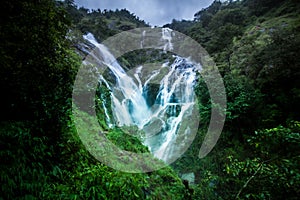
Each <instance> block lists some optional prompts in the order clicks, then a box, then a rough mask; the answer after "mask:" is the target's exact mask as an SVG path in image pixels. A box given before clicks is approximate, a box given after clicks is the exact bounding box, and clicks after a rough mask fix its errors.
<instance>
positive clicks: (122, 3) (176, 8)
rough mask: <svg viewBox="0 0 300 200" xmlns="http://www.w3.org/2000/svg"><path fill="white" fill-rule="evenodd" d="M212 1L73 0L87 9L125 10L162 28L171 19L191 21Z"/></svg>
mask: <svg viewBox="0 0 300 200" xmlns="http://www.w3.org/2000/svg"><path fill="white" fill-rule="evenodd" d="M212 2H213V0H75V3H76V4H77V5H78V6H79V7H81V6H83V7H85V8H88V9H94V10H96V9H98V8H100V9H101V10H104V9H107V10H115V9H117V8H118V9H122V8H126V9H127V10H129V11H130V12H131V13H134V14H135V15H136V16H138V17H139V18H140V19H143V20H145V22H147V23H149V24H150V25H151V26H155V25H156V26H162V25H164V24H167V23H170V22H171V21H172V19H177V20H181V19H193V18H194V14H195V13H196V12H197V11H199V10H201V9H202V8H205V7H208V6H209V5H210V4H211V3H212Z"/></svg>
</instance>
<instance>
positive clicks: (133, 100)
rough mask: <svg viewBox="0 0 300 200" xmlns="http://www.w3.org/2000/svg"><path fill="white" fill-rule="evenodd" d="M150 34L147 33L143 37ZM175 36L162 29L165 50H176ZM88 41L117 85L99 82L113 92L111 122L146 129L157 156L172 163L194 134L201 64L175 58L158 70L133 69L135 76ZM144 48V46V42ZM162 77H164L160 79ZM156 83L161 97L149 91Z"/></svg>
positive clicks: (92, 40)
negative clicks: (171, 160) (193, 119)
mask: <svg viewBox="0 0 300 200" xmlns="http://www.w3.org/2000/svg"><path fill="white" fill-rule="evenodd" d="M146 34H147V33H146V32H145V31H144V32H143V33H142V38H144V37H145V35H146ZM172 37H173V33H172V30H171V29H168V28H163V29H162V32H161V40H162V41H164V46H163V47H162V49H163V50H164V51H167V50H172V49H173V44H172ZM84 39H85V40H87V41H89V42H90V43H92V44H93V45H95V47H96V50H97V54H95V56H94V57H95V58H94V59H95V60H97V62H99V63H101V64H104V65H105V66H107V68H108V69H109V71H110V72H111V73H112V74H113V76H114V80H115V81H113V82H111V81H108V80H106V78H105V77H104V76H102V75H101V76H100V77H99V82H101V83H103V84H105V86H106V87H107V88H108V89H109V91H110V98H111V109H110V110H112V115H113V118H114V119H113V120H111V119H110V117H109V115H108V109H107V108H104V111H105V116H106V118H107V122H109V123H111V122H115V124H114V126H120V127H121V126H124V125H126V126H129V125H135V126H137V127H138V128H139V129H142V130H143V131H144V132H145V134H146V137H145V139H144V141H142V142H143V143H144V144H145V145H146V146H148V147H149V149H150V151H151V152H152V153H153V154H154V156H156V157H157V158H159V159H161V160H164V161H165V162H168V161H169V160H170V159H171V158H172V154H176V152H178V151H179V150H178V148H180V146H181V145H180V144H179V142H180V141H181V142H184V138H188V137H189V133H190V132H191V127H190V126H189V123H188V122H186V121H188V120H189V119H192V118H191V116H192V113H193V106H194V105H195V95H194V90H193V88H194V84H195V82H196V80H197V71H199V65H198V64H195V63H193V62H192V61H190V60H189V59H187V58H182V57H180V56H174V57H173V60H174V61H173V62H172V63H169V62H166V63H164V64H161V65H160V66H156V67H155V69H154V70H147V66H143V65H142V66H138V67H137V68H135V69H133V70H132V73H126V72H125V70H124V69H123V67H122V66H121V65H120V64H119V63H118V62H117V61H116V59H115V58H114V56H113V55H112V54H111V53H110V51H109V49H107V47H105V46H104V45H102V44H99V43H98V42H97V41H96V39H95V38H94V37H93V35H92V34H90V33H89V34H87V35H85V36H84ZM140 46H141V47H143V40H142V41H141V43H140ZM166 69H167V70H166ZM149 71H150V72H149ZM161 74H163V75H164V76H162V77H163V78H160V80H158V77H160V76H159V75H161ZM153 80H155V81H154V82H155V84H157V86H156V87H157V91H158V92H157V94H149V92H147V91H148V89H149V85H150V83H152V82H153ZM150 95H152V97H154V98H155V100H154V102H153V105H152V104H150V103H149V102H147V99H148V98H150ZM103 106H104V107H105V104H103ZM109 126H110V125H109ZM179 140H180V141H179Z"/></svg>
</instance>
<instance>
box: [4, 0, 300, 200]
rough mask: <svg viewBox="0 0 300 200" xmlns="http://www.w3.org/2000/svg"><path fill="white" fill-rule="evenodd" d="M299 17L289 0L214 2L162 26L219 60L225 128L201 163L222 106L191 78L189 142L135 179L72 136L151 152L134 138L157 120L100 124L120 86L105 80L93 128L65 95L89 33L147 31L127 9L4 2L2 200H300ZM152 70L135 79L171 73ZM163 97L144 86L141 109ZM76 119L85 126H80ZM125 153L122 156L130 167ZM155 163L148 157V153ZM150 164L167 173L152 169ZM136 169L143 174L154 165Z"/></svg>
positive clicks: (138, 58) (128, 63) (144, 59)
mask: <svg viewBox="0 0 300 200" xmlns="http://www.w3.org/2000/svg"><path fill="white" fill-rule="evenodd" d="M5 13H8V14H5ZM299 13H300V4H299V2H298V1H297V0H237V1H231V0H230V1H225V2H224V1H218V0H215V1H214V2H213V3H212V4H211V5H210V6H209V7H207V8H204V9H202V10H200V11H198V12H197V13H195V15H194V16H195V19H194V20H192V21H188V20H182V21H177V20H173V21H172V22H170V23H169V24H166V25H165V26H164V28H171V29H173V30H176V31H178V32H181V33H183V34H185V35H187V36H189V37H191V38H192V39H194V40H195V41H197V42H198V43H199V44H201V45H202V46H203V47H204V48H205V49H206V50H207V51H208V53H209V54H210V56H212V58H213V59H214V61H215V62H216V65H217V67H218V69H219V71H220V73H221V76H222V78H223V82H224V85H225V89H226V98H227V109H226V111H224V112H226V121H225V126H224V129H223V131H222V135H221V137H220V139H219V140H218V143H217V145H216V146H215V147H214V149H213V150H212V152H210V153H209V154H208V156H206V157H204V158H201V159H200V158H199V148H200V147H201V145H202V142H203V141H204V137H205V134H206V132H207V128H208V125H209V123H210V118H211V110H212V108H216V107H218V105H217V104H215V102H213V101H212V99H211V97H210V93H209V90H208V88H207V85H206V83H205V81H204V80H203V79H202V77H201V75H199V74H198V76H199V77H197V78H195V81H193V82H194V83H195V85H193V87H194V90H195V95H196V98H197V105H196V106H197V107H198V109H199V111H200V112H199V115H200V119H201V120H200V124H199V127H198V129H196V130H197V131H196V135H195V139H194V141H193V143H192V144H191V145H190V147H189V148H188V150H187V151H186V152H185V153H184V154H183V155H182V156H181V157H180V158H179V159H178V160H176V161H175V162H174V163H172V164H171V165H170V166H167V167H164V168H162V169H160V170H157V171H153V172H147V173H132V174H131V173H126V172H121V171H119V170H116V169H113V168H111V167H108V166H106V165H105V164H104V163H101V162H99V161H98V160H97V159H95V158H94V157H93V156H92V155H91V154H90V152H89V151H90V149H86V147H85V146H84V143H83V141H82V140H81V139H82V138H80V137H81V135H80V133H79V132H80V131H81V130H98V129H97V128H98V127H94V124H97V123H98V124H99V125H100V130H101V131H102V132H103V133H104V136H103V135H102V136H101V134H99V135H100V137H105V139H107V140H109V141H110V142H112V143H113V144H115V145H116V146H117V147H119V148H120V149H122V150H125V151H128V152H130V153H131V152H133V153H147V154H149V152H150V149H149V148H147V147H146V146H145V144H144V143H143V140H142V139H143V137H144V134H145V132H144V131H145V130H150V131H152V132H158V131H160V130H157V127H156V126H155V127H156V129H155V130H153V129H154V128H153V126H151V125H153V124H154V125H156V123H158V124H160V123H162V122H161V121H159V120H153V121H152V122H151V123H152V124H151V123H150V125H148V129H143V130H139V129H138V127H137V126H121V127H119V126H118V125H117V123H118V122H116V121H117V120H115V121H113V120H112V122H111V123H112V126H110V125H111V124H109V123H108V122H107V116H108V117H109V118H110V119H114V116H116V113H113V108H112V107H111V105H112V104H111V103H112V99H111V95H112V94H114V93H113V92H112V91H113V90H116V91H117V92H116V93H115V94H117V95H119V96H122V95H123V94H121V92H120V91H121V89H118V88H117V89H116V87H117V85H114V82H116V80H117V78H116V77H117V76H113V75H112V72H111V71H109V70H107V71H106V72H105V74H104V78H103V77H102V78H103V79H105V78H106V79H107V80H108V81H107V82H108V83H107V84H106V85H105V84H102V85H101V84H99V85H98V86H97V91H96V97H97V98H96V106H95V108H96V115H97V120H96V122H93V124H91V123H90V121H93V120H94V121H95V119H93V118H92V117H91V114H90V113H89V112H84V111H79V109H78V108H79V106H78V105H75V106H74V104H73V107H72V93H73V88H74V80H75V77H76V74H77V72H78V69H79V68H80V66H81V65H82V60H84V59H85V58H86V57H87V56H88V55H89V53H90V52H91V50H92V49H94V48H95V45H93V44H91V43H89V42H88V41H86V40H84V39H83V37H82V36H83V35H86V34H87V33H92V34H93V35H94V36H95V39H96V40H97V41H98V42H99V43H101V42H102V41H105V40H106V39H107V38H109V37H111V36H113V35H115V34H117V33H121V32H122V31H127V30H131V29H134V28H141V27H149V25H148V24H147V22H145V21H143V20H142V19H140V18H139V17H138V16H135V15H134V14H132V13H130V12H129V11H127V10H126V9H121V10H115V11H111V10H100V9H98V10H88V9H85V8H82V7H81V8H78V7H77V6H76V5H75V3H74V1H73V0H66V1H52V0H40V1H30V0H22V1H21V0H16V1H4V2H3V6H2V7H1V20H2V21H1V26H0V27H1V31H0V35H1V41H2V42H1V43H0V52H1V55H0V56H1V61H2V66H1V71H0V76H1V77H2V79H1V80H0V88H1V91H2V92H3V96H2V98H1V114H0V119H1V122H0V132H1V135H0V137H1V140H0V144H1V145H0V146H1V148H0V149H1V150H0V157H1V164H0V178H1V183H2V184H1V190H0V199H298V197H299V196H300V189H299V185H300V168H299V166H300V155H299V152H300V107H299V102H300V60H299V58H300V56H299V52H300V15H299ZM164 30H167V31H171V30H170V29H164ZM84 48H86V49H84ZM172 56H173V55H172V53H170V52H169V53H168V52H165V51H159V50H154V49H146V50H142V51H132V52H129V53H127V54H125V55H123V56H121V57H120V58H117V61H118V63H120V66H122V67H123V69H124V70H125V71H130V70H131V69H135V68H136V67H137V66H140V65H142V64H143V63H151V62H157V63H172V62H175V63H176V59H175V58H174V57H172ZM178 60H180V61H181V62H182V63H183V67H182V66H180V65H179V64H178V65H171V66H175V67H174V68H177V69H180V70H181V71H184V70H188V69H189V67H191V66H190V65H191V64H190V63H189V62H188V61H187V59H183V58H179V59H178ZM178 60H177V61H178ZM149 66H150V65H149ZM151 67H152V68H149V69H145V68H139V69H140V73H144V74H147V75H148V76H150V75H151V73H152V71H151V70H153V71H155V70H158V69H159V70H160V71H159V73H158V74H160V76H157V77H156V78H157V79H158V78H163V75H166V74H167V73H168V71H167V68H166V67H165V66H164V65H163V67H162V68H161V69H160V68H158V67H157V66H155V67H153V66H151ZM147 70H148V71H147ZM188 72H190V71H188ZM189 74H191V73H189ZM109 77H112V78H110V79H109ZM174 77H175V78H173V79H176V78H178V77H180V76H174ZM182 77H183V76H182ZM148 78H149V77H148ZM178 79H179V78H178ZM148 80H150V79H148ZM83 81H85V80H83ZM140 81H141V82H146V79H145V80H144V79H142V80H140ZM135 82H138V81H135ZM135 82H134V83H135ZM172 83H176V80H175V81H174V82H172ZM159 89H160V87H158V86H153V85H150V86H149V87H148V88H147V92H148V93H149V94H148V96H147V97H148V99H146V103H147V104H154V102H155V97H153V96H155V95H156V94H157V93H158V90H159ZM166 91H168V89H166ZM152 93H153V94H152ZM73 95H74V94H73ZM128 102H129V101H128ZM73 103H74V102H73ZM128 105H129V106H128V107H130V102H129V103H128ZM76 106H77V107H76ZM72 111H73V112H72ZM120 112H121V111H120ZM141 112H142V111H141ZM178 112H179V111H178V107H177V108H176V107H175V109H173V110H171V111H170V110H168V111H167V112H166V113H167V114H166V116H167V117H169V116H171V117H172V115H174V116H176V117H177V116H178ZM74 113H76V115H78V116H80V117H81V119H84V120H79V121H77V124H76V126H75V122H74V121H75V119H76V116H74V115H75V114H74ZM155 119H156V118H155ZM190 122H191V124H192V120H191V119H190ZM183 124H184V123H183ZM160 126H162V125H160ZM78 127H79V130H78ZM185 127H188V126H187V125H186V124H185ZM76 128H77V129H76ZM146 128H147V127H146ZM188 128H189V127H188ZM188 128H187V129H188ZM161 129H162V128H161ZM81 132H82V131H81ZM87 135H88V134H87ZM85 137H86V135H85ZM91 139H94V137H89V141H90V142H92V140H91ZM96 150H97V149H96ZM126 155H127V154H126ZM126 155H122V154H120V155H119V156H120V157H125V160H127V162H126V163H127V164H128V163H129V165H130V164H132V163H133V162H132V163H131V162H130V161H132V160H130V159H131V158H130V157H126ZM109 159H112V158H108V160H109ZM151 159H155V158H154V157H153V156H152V155H151ZM155 162H157V163H156V164H158V165H160V164H161V165H163V161H159V160H158V159H155ZM141 164H143V166H144V167H145V168H151V167H153V165H154V163H141Z"/></svg>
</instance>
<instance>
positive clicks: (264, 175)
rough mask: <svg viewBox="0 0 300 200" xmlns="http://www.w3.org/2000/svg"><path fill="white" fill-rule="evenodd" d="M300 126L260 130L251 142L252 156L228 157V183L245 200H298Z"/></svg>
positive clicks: (298, 124) (291, 124) (250, 152)
mask: <svg viewBox="0 0 300 200" xmlns="http://www.w3.org/2000/svg"><path fill="white" fill-rule="evenodd" d="M299 130H300V123H299V122H294V121H292V122H290V123H289V126H288V127H287V128H286V127H283V126H278V127H276V128H272V129H265V130H261V131H256V132H255V134H254V135H253V136H251V137H249V138H248V139H247V144H248V145H249V148H248V149H247V151H248V153H249V157H247V158H242V157H238V158H237V157H235V156H228V157H227V158H228V164H226V165H225V167H226V173H227V174H228V175H229V177H239V179H235V178H228V179H226V181H225V183H224V184H226V183H231V185H234V186H235V187H236V188H232V189H231V190H233V191H235V192H234V194H235V195H236V197H239V198H242V199H265V198H271V199H282V198H285V199H297V196H299V194H300V190H299V188H298V187H297V185H299V184H300V171H299V167H298V166H299V162H300V159H299V158H300V157H299V152H300V149H299V147H300V145H299V144H300V134H299Z"/></svg>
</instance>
